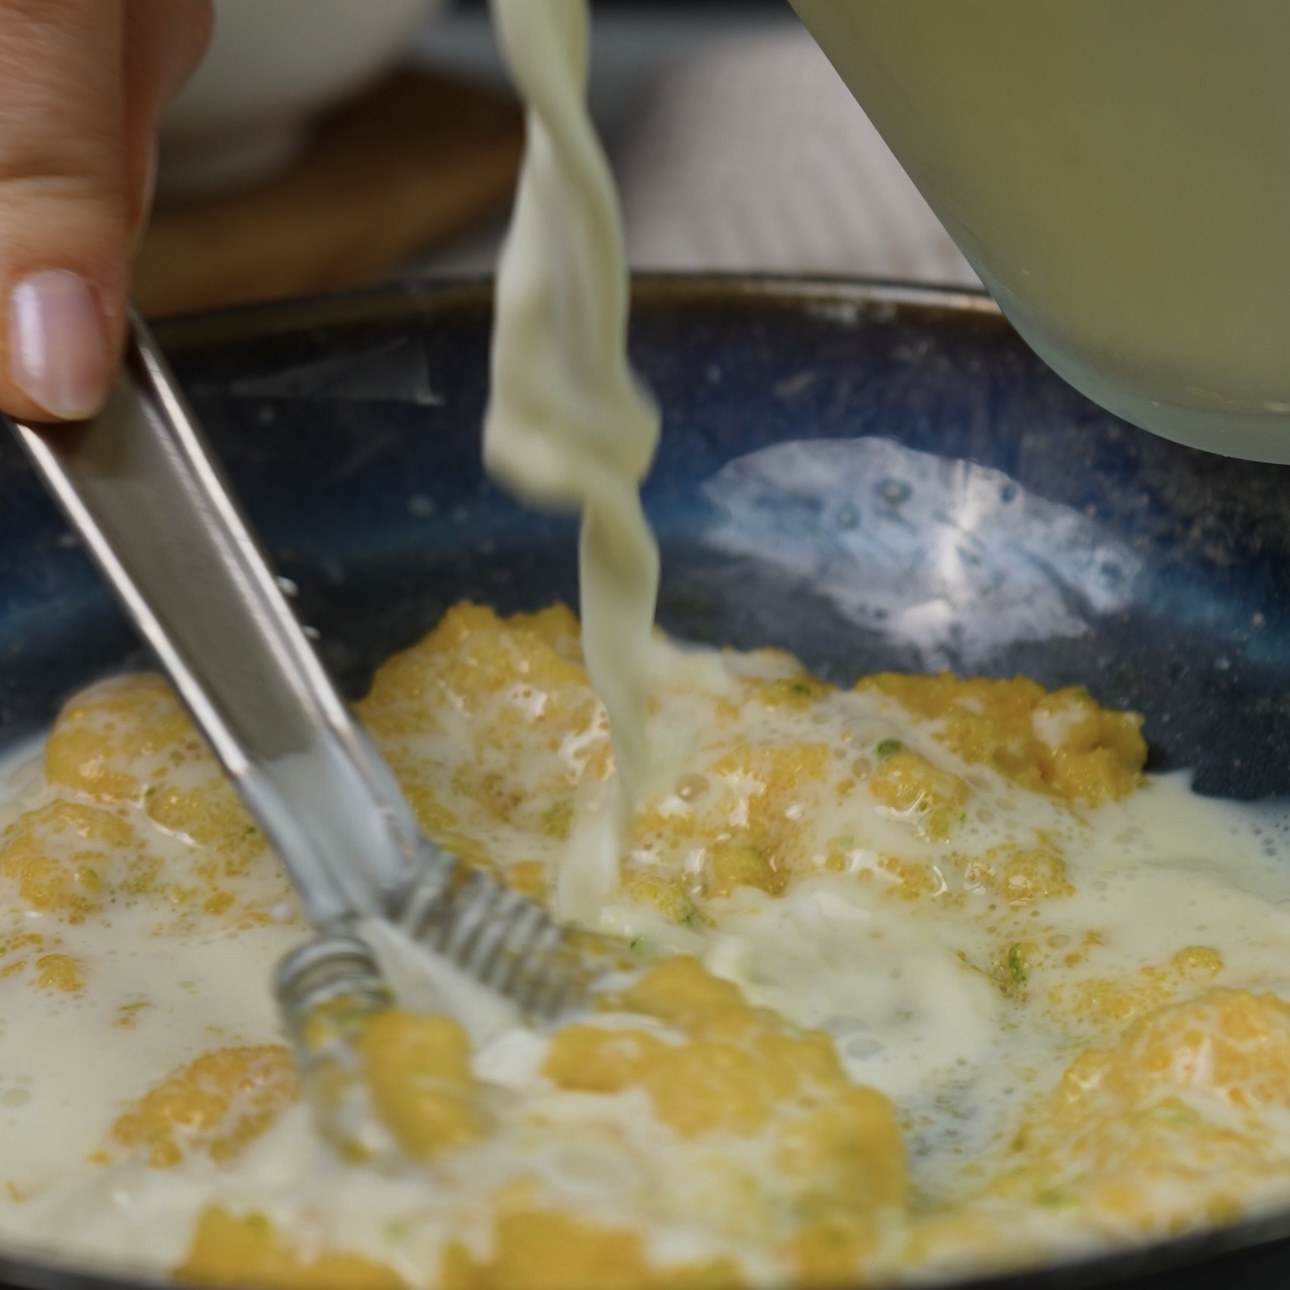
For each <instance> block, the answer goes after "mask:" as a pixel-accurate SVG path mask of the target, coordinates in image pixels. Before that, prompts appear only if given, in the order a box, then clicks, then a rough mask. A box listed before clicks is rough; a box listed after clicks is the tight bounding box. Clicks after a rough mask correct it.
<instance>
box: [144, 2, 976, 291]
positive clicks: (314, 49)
mask: <svg viewBox="0 0 1290 1290" xmlns="http://www.w3.org/2000/svg"><path fill="white" fill-rule="evenodd" d="M385 5H388V6H389V17H388V24H387V25H388V26H389V28H390V30H389V32H388V33H386V34H384V35H380V36H379V38H378V35H377V33H376V30H375V29H376V28H377V27H378V26H379V25H380V23H379V21H378V20H377V13H378V11H380V10H381V9H382V7H383V6H385ZM325 9H326V6H320V5H319V3H318V0H216V13H217V32H218V35H217V39H216V47H215V48H214V49H213V51H212V55H211V58H210V63H209V65H208V66H207V67H206V68H204V69H203V71H202V73H200V75H199V80H200V82H201V83H200V84H198V85H195V86H194V87H193V92H192V94H190V96H189V98H190V100H191V101H190V102H188V103H184V102H181V103H180V104H179V105H177V107H176V110H175V113H174V119H173V120H172V121H171V122H169V123H168V131H167V134H166V135H164V136H163V151H162V169H161V185H160V193H161V197H160V200H159V203H158V208H157V212H156V215H155V218H154V222H153V227H152V230H151V232H150V235H149V238H148V240H147V241H146V243H145V244H144V246H143V248H142V250H141V252H140V256H139V260H138V264H137V272H136V293H137V295H138V296H139V298H140V299H141V300H142V302H143V304H144V307H145V309H147V310H148V311H149V312H151V313H153V314H164V313H174V312H182V311H186V310H190V309H196V308H205V307H209V306H213V305H221V304H230V303H237V302H240V301H244V300H248V299H264V298H273V297H277V296H283V295H296V294H303V293H308V292H312V291H319V290H328V289H333V288H338V287H340V288H343V287H350V286H358V285H363V284H366V283H370V282H374V281H381V280H388V279H391V278H396V277H399V276H402V275H404V274H406V273H408V272H415V273H418V274H422V275H431V276H437V277H455V276H463V275H469V276H474V275H478V274H487V273H491V271H492V269H493V266H494V263H495V260H496V255H497V249H498V245H499V243H500V240H501V236H502V233H503V231H504V228H505V219H506V214H507V211H508V209H509V203H510V198H511V194H512V192H513V187H514V182H515V175H516V171H517V168H518V163H519V157H520V152H521V149H522V140H523V126H522V115H521V113H520V110H519V108H518V105H517V104H516V102H515V100H514V96H513V94H512V92H511V90H510V87H509V83H508V80H507V76H506V73H505V69H504V67H503V65H502V62H501V60H500V57H499V54H498V51H497V48H496V45H495V42H494V40H493V35H492V31H491V29H490V25H489V20H488V12H487V8H486V5H485V3H484V2H483V0H452V2H449V0H438V2H437V3H436V2H435V0H365V3H364V5H362V6H358V5H352V4H348V3H347V0H346V2H345V3H343V5H341V6H337V7H336V10H335V14H334V16H332V17H330V18H328V17H327V15H326V14H325ZM278 10H281V13H280V14H278ZM592 11H593V24H594V25H593V51H592V60H591V75H590V84H589V93H588V97H589V102H590V105H591V110H592V114H593V117H594V119H595V121H596V124H597V126H598V128H599V130H600V132H601V136H602V138H603V140H604V143H605V147H606V150H607V152H608V154H609V157H610V161H611V164H612V166H613V169H614V172H615V175H616V177H617V180H618V183H619V187H620V192H621V197H622V205H623V217H624V224H625V230H626V240H627V248H628V256H629V259H630V262H631V264H632V266H633V268H636V269H642V270H651V269H653V270H684V271H704V270H708V271H768V272H781V273H808V274H837V275H847V276H867V277H878V278H885V279H904V280H914V281H923V282H933V283H939V284H951V285H976V281H977V280H976V278H975V275H974V274H973V273H972V271H971V269H970V268H969V267H968V266H967V264H966V262H965V261H964V260H963V259H962V257H961V256H960V255H959V253H958V251H957V250H956V249H955V247H954V246H953V244H952V242H951V241H950V239H949V237H948V236H947V235H946V234H945V232H944V231H943V230H942V228H941V227H940V225H939V223H938V222H937V220H936V219H935V217H934V216H933V215H932V214H931V212H930V211H929V210H928V209H927V207H926V205H925V203H924V202H923V201H922V199H921V197H919V196H918V194H917V193H916V192H915V190H914V188H913V186H912V185H911V184H910V183H909V181H908V180H907V179H906V178H905V176H904V173H903V171H901V169H900V167H899V166H898V165H897V163H896V162H895V160H894V159H893V158H892V156H891V154H890V153H889V152H888V150H887V148H886V146H885V145H884V144H883V143H882V142H881V140H880V139H879V138H878V136H877V134H876V132H875V131H874V130H873V129H872V127H871V126H870V125H869V123H868V121H867V120H866V119H865V117H864V114H863V113H862V112H861V111H860V109H859V107H857V105H856V104H855V102H854V101H853V100H852V98H851V96H850V94H849V93H848V92H847V90H846V88H845V87H844V86H843V84H842V82H841V81H840V79H838V77H837V76H836V75H835V74H834V73H833V71H832V69H831V67H830V66H829V64H828V62H827V61H826V60H825V58H824V56H823V55H822V54H821V53H820V52H819V51H818V49H817V48H816V47H815V45H814V43H813V42H812V40H811V39H810V37H809V36H808V35H807V34H806V32H805V30H804V29H803V28H802V27H801V25H800V24H799V23H798V21H797V19H796V17H795V16H794V15H793V12H792V10H791V9H790V8H789V6H788V3H787V0H703V2H702V3H701V4H698V3H693V0H691V2H689V3H686V2H683V0H593V5H592ZM355 14H357V15H359V17H360V19H365V21H364V22H363V25H362V27H356V28H355V30H354V31H353V32H349V31H346V30H344V29H343V28H344V25H345V23H346V21H347V20H351V19H352V17H353V15H355ZM274 15H277V17H280V19H281V21H278V20H276V18H275V17H274ZM365 40H366V41H367V42H368V44H370V45H372V48H360V47H362V46H363V44H364V41H365ZM373 42H376V43H373ZM380 42H383V44H382V43H380ZM378 46H379V47H378ZM343 57H349V58H350V59H351V61H352V62H353V64H354V65H353V66H350V67H347V68H342V67H339V66H337V65H336V63H337V60H338V59H339V58H343ZM311 60H312V63H313V67H312V68H311V67H310V63H311ZM297 64H298V65H299V74H300V77H301V78H302V80H303V81H307V80H308V78H309V76H310V75H314V76H315V77H316V78H321V81H320V83H319V84H318V85H313V86H312V87H311V88H310V91H309V92H308V93H305V92H302V96H301V101H300V102H299V103H290V104H285V105H284V104H282V103H276V104H274V105H273V106H274V110H275V111H277V112H278V113H279V116H278V117H277V118H274V120H273V121H272V122H270V121H268V119H267V118H265V117H264V116H263V115H261V117H260V118H259V119H256V118H255V116H254V113H253V112H252V110H251V109H252V107H255V108H257V109H258V108H259V104H258V100H257V99H256V94H257V88H256V86H255V85H254V84H253V83H252V82H253V81H254V73H255V71H256V68H257V67H262V68H263V69H264V72H263V74H264V77H265V89H264V90H263V93H270V92H271V93H272V94H276V95H279V96H280V95H281V94H282V92H283V91H282V86H283V85H290V84H292V83H293V78H292V74H293V72H294V71H295V70H296V65H297ZM328 78H330V80H328ZM199 100H200V101H199ZM284 112H285V113H293V114H294V115H292V116H291V118H290V120H289V121H288V122H287V125H286V127H285V128H284V127H283V125H282V120H283V119H284V118H282V113H284ZM212 122H214V123H215V124H216V125H217V126H219V127H221V129H222V134H221V141H222V146H223V147H224V151H223V152H222V153H221V154H220V155H219V157H218V158H217V157H216V156H215V150H214V148H213V146H211V138H210V137H206V138H205V139H203V138H201V137H199V134H200V130H199V129H198V127H203V128H206V129H207V130H208V132H209V130H210V126H211V123H212ZM195 130H197V131H198V132H197V133H194V131H195ZM280 136H281V139H280ZM230 141H231V142H232V143H233V144H234V145H235V146H234V148H233V149H232V150H230V149H229V148H228V144H229V143H230ZM203 149H205V150H204V151H203ZM230 158H231V159H232V164H230ZM256 158H258V161H257V160H256ZM243 163H245V164H243ZM239 167H241V169H239Z"/></svg>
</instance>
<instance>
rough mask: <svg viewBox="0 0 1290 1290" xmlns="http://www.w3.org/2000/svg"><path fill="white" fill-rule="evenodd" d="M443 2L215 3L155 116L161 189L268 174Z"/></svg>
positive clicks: (215, 185)
mask: <svg viewBox="0 0 1290 1290" xmlns="http://www.w3.org/2000/svg"><path fill="white" fill-rule="evenodd" d="M443 2H444V0H215V34H214V36H213V37H212V40H211V45H210V48H209V49H208V50H207V53H206V57H205V59H204V60H203V62H202V65H201V66H200V67H199V68H198V69H197V72H196V74H195V75H194V76H193V79H192V80H191V81H190V82H189V84H188V85H187V86H186V87H185V89H184V91H183V92H182V93H181V94H180V96H179V97H178V98H177V99H176V100H175V102H174V103H173V104H171V106H170V108H169V109H168V110H167V112H166V114H165V116H164V118H163V119H162V122H161V147H160V164H159V167H158V189H159V191H160V192H162V193H168V194H172V195H173V194H193V193H198V192H206V191H212V190H215V189H220V188H228V187H236V186H238V185H242V184H248V183H252V182H254V181H255V180H258V179H261V178H264V177H266V176H267V175H269V174H271V173H272V172H273V171H275V170H277V169H279V168H280V167H282V166H284V165H286V164H287V162H289V161H290V160H291V159H292V158H293V157H294V156H295V155H296V154H297V153H298V152H299V151H300V149H301V148H302V147H303V146H304V143H305V141H306V139H307V137H308V129H309V124H310V122H311V120H312V119H313V118H314V117H315V116H316V115H317V114H318V113H319V112H320V111H322V110H324V109H326V108H329V107H332V106H335V105H336V104H338V103H340V102H341V101H343V100H344V99H345V98H346V97H348V96H349V95H351V94H353V93H355V92H357V91H358V90H361V89H362V88H363V87H364V86H365V85H367V84H368V83H370V82H371V81H373V80H375V79H376V78H377V77H379V76H380V75H381V73H382V72H384V71H386V70H387V69H388V68H390V67H391V66H393V65H394V64H395V63H397V62H398V61H399V58H400V56H401V55H402V54H403V53H404V52H405V51H406V50H407V48H408V46H409V44H410V42H411V39H412V36H413V34H414V33H415V32H416V30H417V29H418V28H419V27H420V26H421V24H422V23H423V22H424V21H426V20H427V19H428V17H429V15H430V13H431V12H432V11H433V10H435V9H437V8H440V7H441V6H442V4H443Z"/></svg>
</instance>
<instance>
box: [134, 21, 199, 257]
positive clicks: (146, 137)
mask: <svg viewBox="0 0 1290 1290" xmlns="http://www.w3.org/2000/svg"><path fill="white" fill-rule="evenodd" d="M211 22H212V19H211V4H210V0H125V151H126V162H125V165H126V193H127V196H128V200H129V208H128V211H127V217H128V219H129V223H130V231H131V236H132V239H133V238H135V237H137V236H138V233H139V230H140V227H141V226H142V224H143V221H144V219H145V218H146V216H147V212H148V207H149V206H150V205H151V202H152V186H153V180H154V174H153V171H154V167H155V164H156V132H157V122H158V119H159V118H160V116H161V113H162V112H163V111H164V109H165V107H166V105H167V104H168V103H169V102H170V101H171V99H173V98H174V97H175V95H176V94H178V93H179V91H180V90H181V89H182V88H183V86H184V83H185V82H186V81H187V80H188V78H189V77H190V76H191V75H192V74H193V72H194V71H195V70H196V68H197V64H198V63H199V62H201V58H202V54H203V53H205V51H206V46H207V44H208V43H209V41H210V34H211Z"/></svg>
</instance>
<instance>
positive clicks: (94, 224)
mask: <svg viewBox="0 0 1290 1290" xmlns="http://www.w3.org/2000/svg"><path fill="white" fill-rule="evenodd" d="M123 3H124V0H56V2H55V3H51V0H0V300H3V301H4V303H5V306H6V307H5V308H4V310H3V311H2V316H0V409H3V410H4V411H6V412H9V413H10V414H11V415H14V416H19V417H30V418H33V419H37V420H41V419H44V420H48V419H55V420H61V419H74V418H80V417H86V416H89V415H91V414H92V413H94V412H96V411H97V410H98V409H99V407H100V406H101V404H102V402H103V399H104V398H105V396H106V392H107V389H108V384H109V381H110V379H111V376H112V372H113V370H114V368H115V365H116V358H117V354H118V352H119V350H120V347H121V342H122V334H123V330H124V316H125V296H126V291H127V285H128V276H127V274H128V267H127V260H128V256H129V253H130V240H131V234H132V211H131V200H130V195H129V194H128V193H127V191H126V185H127V158H126V154H125V144H124V131H125V100H124V93H125V91H124V86H123V66H124V48H123V44H124V37H123V29H124V24H123V21H122V15H123V10H122V4H123Z"/></svg>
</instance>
